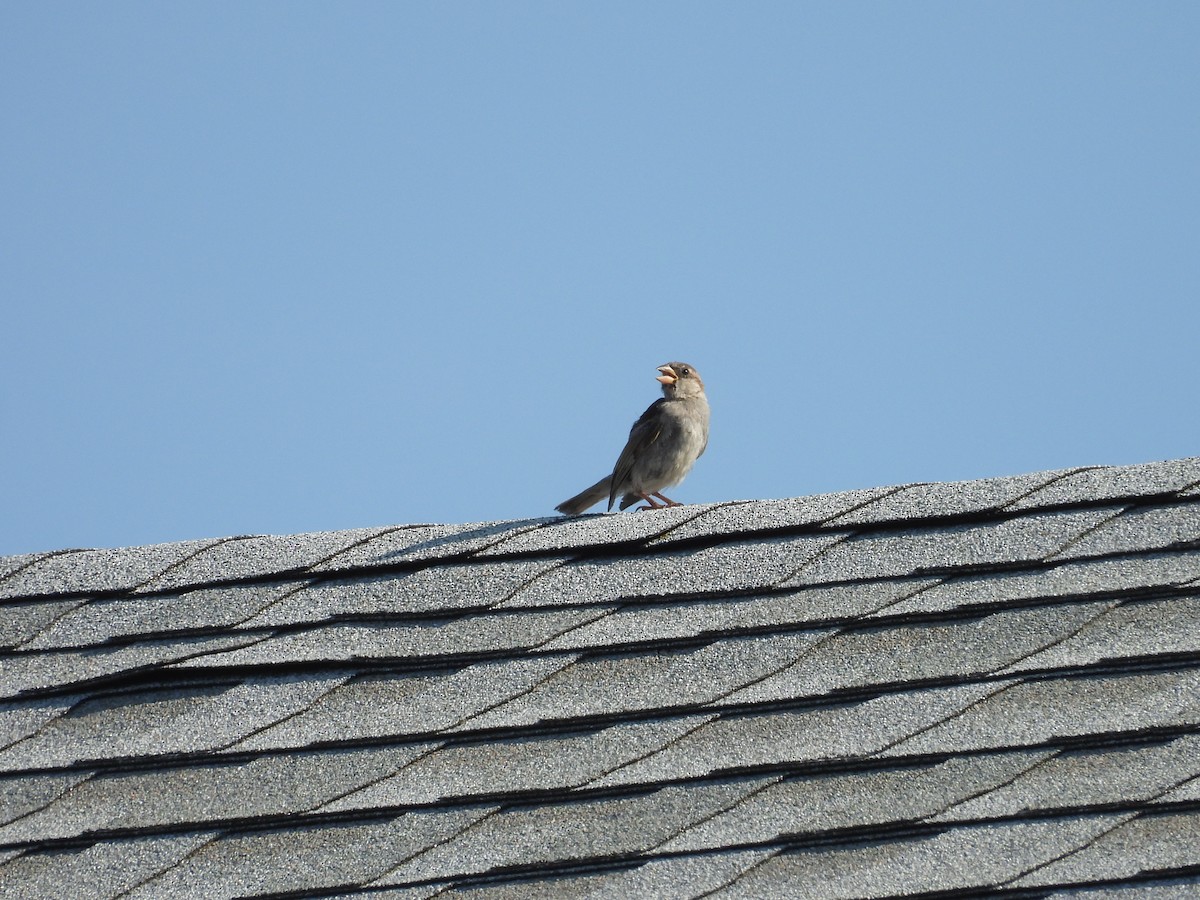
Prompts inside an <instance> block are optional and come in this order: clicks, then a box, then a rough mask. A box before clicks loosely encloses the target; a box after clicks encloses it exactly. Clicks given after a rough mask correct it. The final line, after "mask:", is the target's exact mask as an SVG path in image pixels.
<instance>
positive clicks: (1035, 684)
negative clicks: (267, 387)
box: [0, 460, 1200, 900]
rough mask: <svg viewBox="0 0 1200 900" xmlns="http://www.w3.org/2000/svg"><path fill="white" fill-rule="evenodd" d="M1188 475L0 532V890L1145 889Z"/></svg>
mask: <svg viewBox="0 0 1200 900" xmlns="http://www.w3.org/2000/svg"><path fill="white" fill-rule="evenodd" d="M1189 479H1190V480H1189ZM1197 486H1200V460H1182V461H1176V462H1173V463H1163V464H1153V465H1150V466H1143V467H1127V468H1125V469H1121V470H1111V469H1109V470H1076V471H1072V472H1067V473H1058V472H1043V473H1035V474H1032V475H1027V476H1016V477H1014V478H1001V479H989V480H986V481H981V482H965V483H961V484H951V485H943V484H932V485H906V486H900V487H889V488H879V489H875V490H870V491H860V492H850V493H846V494H837V495H827V496H824V497H810V498H798V499H795V500H784V501H768V502H735V503H725V504H717V505H709V506H691V507H681V508H673V509H670V510H666V511H662V512H658V513H638V514H631V515H624V516H608V517H585V518H579V519H573V520H557V519H556V520H550V519H528V520H523V521H517V522H497V523H476V524H467V525H423V526H411V527H399V528H377V529H363V530H360V531H354V532H334V533H329V534H320V535H297V536H293V537H279V538H272V537H253V538H241V539H232V540H225V541H220V542H211V541H200V542H193V543H192V544H189V545H167V546H164V547H149V548H129V549H126V550H119V551H68V552H65V553H60V554H47V555H33V556H27V557H21V558H10V559H0V585H3V586H4V589H5V590H9V591H13V590H15V591H16V593H15V594H14V593H9V594H7V596H9V597H10V598H12V599H10V600H8V601H3V600H0V612H5V613H8V617H7V619H6V621H5V624H4V625H3V626H0V638H3V640H2V641H0V646H3V644H4V643H5V642H6V643H7V648H6V649H3V650H0V673H2V674H0V685H3V688H2V689H0V693H2V692H3V691H8V692H10V693H11V692H14V691H19V690H30V691H34V692H35V693H25V694H22V695H20V696H19V697H16V698H11V699H9V700H8V701H6V702H0V881H3V883H4V892H5V895H6V896H8V895H9V894H10V893H15V894H16V895H18V896H20V895H22V894H28V895H32V896H39V895H41V896H49V895H53V896H54V897H55V900H58V898H61V897H64V896H76V895H79V894H80V893H81V892H82V893H84V894H89V895H90V894H98V895H100V896H112V895H116V894H120V893H122V892H127V891H128V892H132V893H133V895H134V896H156V897H157V896H166V897H170V896H189V895H194V893H195V889H196V885H198V884H199V885H203V886H204V890H205V892H206V894H210V895H217V896H220V895H249V896H253V895H258V896H261V895H263V894H264V893H267V894H271V893H284V894H288V895H291V894H293V893H301V892H308V894H311V895H321V896H326V895H331V894H339V893H344V892H358V891H364V890H365V891H367V892H372V893H377V894H378V895H379V896H384V897H395V898H397V900H401V898H402V900H426V898H429V897H432V896H434V895H444V896H451V895H473V896H476V897H479V898H481V900H482V898H484V897H487V898H492V900H499V898H513V900H515V898H517V897H521V898H525V897H537V896H545V897H553V898H555V900H558V898H559V897H584V896H590V897H593V898H595V897H625V896H649V897H653V896H663V897H668V896H669V897H674V896H680V895H686V896H696V895H699V894H704V893H707V892H714V891H715V892H717V894H716V895H718V896H754V897H760V896H762V897H776V896H778V897H785V896H786V897H790V896H793V895H795V894H796V893H797V892H798V891H799V890H803V891H804V892H805V894H806V896H807V895H818V896H819V895H827V896H838V895H849V896H854V897H885V896H886V897H893V896H896V895H898V894H903V893H910V892H918V893H928V892H931V891H932V892H936V891H955V890H965V891H979V892H987V891H990V890H994V889H997V888H999V887H1004V886H1007V887H1011V886H1012V885H1013V884H1014V883H1015V882H1019V880H1020V879H1026V881H1024V882H1019V883H1021V884H1026V885H1027V886H1028V887H1029V889H1032V890H1039V891H1040V890H1043V889H1044V890H1045V892H1046V893H1048V894H1049V893H1054V894H1056V895H1057V896H1059V897H1060V900H1066V898H1067V896H1068V895H1071V893H1072V892H1074V894H1076V895H1078V894H1080V892H1081V891H1085V889H1087V888H1095V887H1096V886H1098V885H1103V886H1104V888H1105V889H1106V890H1120V889H1124V888H1126V887H1128V888H1132V889H1146V888H1155V889H1162V890H1168V891H1169V890H1171V889H1173V888H1175V887H1178V879H1177V880H1176V882H1172V881H1171V876H1172V875H1178V873H1179V872H1180V871H1182V872H1184V873H1186V874H1187V875H1188V876H1189V877H1190V876H1193V875H1194V873H1195V872H1196V871H1200V860H1197V859H1196V857H1195V846H1196V844H1197V843H1198V842H1197V840H1196V838H1197V835H1196V818H1197V817H1198V816H1200V813H1196V812H1195V809H1194V808H1195V804H1196V801H1197V800H1198V799H1200V763H1196V762H1195V760H1196V759H1200V752H1197V751H1198V750H1200V743H1198V742H1200V699H1198V698H1200V546H1198V538H1200V525H1198V524H1197V518H1196V515H1197V512H1198V511H1200V504H1197V503H1195V502H1194V500H1192V499H1190V498H1193V497H1195V496H1200V494H1197V493H1196V490H1197ZM1181 488H1182V490H1183V491H1185V492H1187V491H1190V492H1191V493H1184V494H1176V493H1172V492H1173V491H1178V490H1180V489H1181ZM6 574H7V575H8V577H7V578H4V577H3V576H4V575H6ZM0 618H4V616H0ZM964 858H967V859H970V860H971V862H972V865H971V866H970V867H965V870H964V867H963V866H961V865H960V861H961V860H962V859H964ZM297 860H300V863H299V864H297ZM1181 866H1182V867H1184V868H1182V869H1180V868H1178V867H1181ZM1114 879H1116V880H1114ZM1194 880H1195V879H1194V878H1193V881H1194ZM14 884H15V885H16V886H17V888H16V889H15V890H13V889H10V886H11V885H14ZM1115 896H1119V895H1114V897H1115ZM1166 896H1170V895H1169V894H1167V895H1166Z"/></svg>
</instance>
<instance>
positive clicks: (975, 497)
mask: <svg viewBox="0 0 1200 900" xmlns="http://www.w3.org/2000/svg"><path fill="white" fill-rule="evenodd" d="M1067 471H1073V470H1064V471H1063V472H1037V473H1035V474H1032V475H1013V476H1010V477H1006V478H987V479H984V480H982V481H958V482H939V483H935V484H913V485H908V486H907V487H905V488H904V489H902V490H899V491H896V492H894V493H890V494H886V495H884V496H882V497H880V498H879V499H877V500H875V501H873V502H871V503H868V504H866V505H865V506H861V507H859V508H858V509H855V510H852V511H850V512H847V513H843V514H842V515H839V516H836V517H835V518H833V519H832V520H830V522H829V523H828V524H830V525H832V526H835V527H842V526H844V525H859V524H868V523H875V522H888V521H903V520H906V519H930V518H934V517H938V516H964V515H974V514H979V513H983V512H992V511H996V510H999V509H1001V508H1002V507H1004V506H1005V505H1007V504H1009V503H1012V502H1014V501H1016V500H1018V499H1019V498H1021V497H1024V496H1025V495H1026V494H1029V493H1031V492H1033V491H1035V490H1037V489H1038V488H1040V487H1043V486H1044V485H1046V484H1047V483H1049V482H1051V481H1053V480H1054V479H1055V478H1058V477H1061V476H1062V475H1064V474H1066V473H1067Z"/></svg>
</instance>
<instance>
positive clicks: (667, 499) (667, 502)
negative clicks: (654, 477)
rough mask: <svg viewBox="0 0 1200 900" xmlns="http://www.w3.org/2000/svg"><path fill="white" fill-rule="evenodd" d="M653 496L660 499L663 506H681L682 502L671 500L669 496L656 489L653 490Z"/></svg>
mask: <svg viewBox="0 0 1200 900" xmlns="http://www.w3.org/2000/svg"><path fill="white" fill-rule="evenodd" d="M654 496H655V497H657V498H658V499H659V500H661V501H662V502H663V505H664V506H683V504H682V503H680V502H678V501H676V500H672V499H671V498H670V497H668V496H666V495H665V494H660V493H659V492H658V491H655V492H654Z"/></svg>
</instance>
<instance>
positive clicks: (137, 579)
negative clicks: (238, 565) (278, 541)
mask: <svg viewBox="0 0 1200 900" xmlns="http://www.w3.org/2000/svg"><path fill="white" fill-rule="evenodd" d="M216 543H219V542H218V541H184V542H182V543H178V544H159V545H157V546H153V547H125V548H122V549H119V550H71V551H68V552H66V553H51V554H47V555H45V556H43V557H42V558H41V559H40V560H38V561H37V562H35V563H33V564H32V565H29V566H27V567H25V568H22V569H20V570H19V571H17V572H16V573H15V574H13V575H12V576H10V577H9V578H5V579H4V580H3V581H0V598H9V597H36V596H41V595H45V594H63V593H73V594H80V593H99V592H102V591H124V590H130V589H132V588H135V587H137V586H139V585H142V584H145V583H146V582H147V581H149V580H150V579H152V578H154V577H155V576H156V575H158V574H159V573H160V572H163V571H164V570H166V569H168V568H169V567H171V566H173V565H178V564H180V563H181V562H182V561H183V560H186V559H188V558H189V557H190V556H192V555H193V554H195V553H199V552H201V551H202V550H204V549H205V548H206V547H211V546H213V545H214V544H216Z"/></svg>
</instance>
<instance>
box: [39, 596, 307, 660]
mask: <svg viewBox="0 0 1200 900" xmlns="http://www.w3.org/2000/svg"><path fill="white" fill-rule="evenodd" d="M297 587H298V583H297V582H277V583H273V584H253V585H246V586H229V587H224V588H220V589H213V588H201V589H198V590H194V591H185V592H183V593H181V594H165V595H154V594H150V595H141V596H136V597H121V598H118V599H112V600H108V599H106V600H91V601H88V602H86V603H84V602H83V601H78V602H76V604H75V605H74V606H73V608H71V609H70V610H69V611H64V613H63V614H62V615H60V616H59V617H58V618H57V620H56V621H54V623H53V624H52V625H48V626H47V627H44V628H42V629H40V633H39V634H38V635H37V636H36V637H34V638H33V639H32V640H30V641H29V642H28V643H26V644H25V645H24V647H23V649H27V650H33V649H45V648H51V647H88V646H93V645H95V644H102V643H104V642H106V641H111V640H114V639H128V638H131V637H137V636H145V635H156V634H164V633H170V632H173V631H187V630H194V629H205V630H209V629H215V628H220V627H226V628H228V627H231V626H234V625H237V624H238V623H240V622H243V621H245V620H246V619H248V618H250V617H251V616H253V615H254V614H255V613H257V612H258V611H259V610H261V609H263V608H264V607H267V606H269V605H270V604H272V603H274V602H275V601H276V600H278V599H279V598H280V597H282V596H285V595H286V594H288V593H289V592H291V591H294V590H296V589H297Z"/></svg>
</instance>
